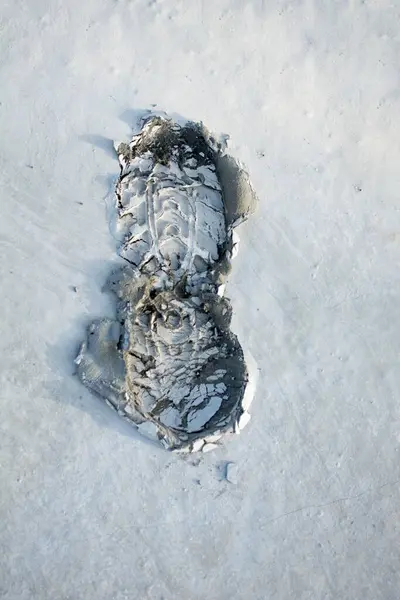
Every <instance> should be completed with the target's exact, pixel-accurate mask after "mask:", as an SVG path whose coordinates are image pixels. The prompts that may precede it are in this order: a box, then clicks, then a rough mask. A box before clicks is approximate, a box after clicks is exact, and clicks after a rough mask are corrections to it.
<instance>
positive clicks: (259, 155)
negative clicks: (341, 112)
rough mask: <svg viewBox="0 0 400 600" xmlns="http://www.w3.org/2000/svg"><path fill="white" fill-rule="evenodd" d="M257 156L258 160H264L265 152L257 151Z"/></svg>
mask: <svg viewBox="0 0 400 600" xmlns="http://www.w3.org/2000/svg"><path fill="white" fill-rule="evenodd" d="M257 156H258V158H264V157H265V152H263V151H262V150H257Z"/></svg>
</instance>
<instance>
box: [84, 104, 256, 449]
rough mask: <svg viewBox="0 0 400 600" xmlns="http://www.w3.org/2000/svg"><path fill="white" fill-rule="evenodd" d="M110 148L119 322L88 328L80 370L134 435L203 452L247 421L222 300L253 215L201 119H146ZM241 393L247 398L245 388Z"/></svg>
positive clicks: (236, 171) (112, 285) (234, 342)
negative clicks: (115, 164)
mask: <svg viewBox="0 0 400 600" xmlns="http://www.w3.org/2000/svg"><path fill="white" fill-rule="evenodd" d="M116 151H117V155H118V159H119V163H120V169H121V172H120V176H119V179H118V182H117V185H116V190H115V196H116V209H117V216H118V219H117V222H118V229H119V234H120V239H121V240H122V242H121V246H120V248H119V254H120V256H121V257H123V258H124V259H125V260H126V262H127V265H126V267H124V268H122V269H121V270H120V271H118V272H116V273H113V275H112V276H111V278H110V280H109V282H108V284H107V287H108V288H109V289H111V290H112V291H113V292H114V293H115V295H116V297H117V318H116V320H115V321H113V320H108V319H103V320H100V321H95V322H94V323H92V325H91V326H90V328H89V331H88V336H87V339H86V340H85V341H84V342H83V344H82V346H81V349H80V352H79V354H78V357H77V358H76V363H77V371H78V375H79V377H80V378H81V380H82V381H83V383H84V384H85V385H87V386H88V387H89V388H90V389H92V390H93V391H95V392H96V393H98V394H100V395H101V396H102V397H103V398H104V399H105V400H106V401H107V402H108V403H109V404H110V405H111V406H112V407H113V408H114V409H116V410H117V411H118V413H119V414H120V415H122V416H123V417H125V418H127V419H128V420H129V421H131V422H132V423H133V424H135V425H136V426H137V428H138V429H139V431H140V432H142V433H143V434H145V435H147V436H150V437H152V438H154V439H156V440H159V441H160V442H162V443H163V444H164V446H165V447H167V448H169V449H172V450H180V451H187V452H191V451H199V450H203V451H207V450H211V449H212V448H213V447H215V442H216V441H218V440H219V439H220V438H221V437H222V436H223V435H225V434H228V433H238V432H239V430H240V427H241V426H244V425H245V424H246V423H247V422H248V420H249V414H248V412H247V409H248V405H249V399H248V391H249V386H248V383H249V373H248V368H247V366H246V363H245V360H244V355H243V351H242V348H241V346H240V344H239V341H238V339H237V337H236V336H235V335H234V334H233V333H232V332H231V331H230V322H231V312H232V311H231V306H230V303H229V301H228V299H226V298H224V297H223V295H222V290H223V284H224V281H225V278H226V276H227V273H228V272H229V269H230V264H231V260H232V255H233V252H234V250H235V241H234V235H233V230H234V227H235V226H236V225H237V224H238V223H240V222H242V221H243V220H244V219H246V218H247V216H248V215H249V214H250V213H251V212H253V210H254V209H255V206H256V202H257V200H256V196H255V194H254V191H253V189H252V187H251V184H250V182H249V178H248V176H247V173H246V172H245V171H244V170H243V169H242V168H241V167H240V165H239V164H238V163H237V162H236V161H235V160H234V159H233V158H232V157H230V156H229V155H227V154H226V153H225V144H224V142H220V141H217V140H216V138H215V137H214V136H212V135H211V134H210V133H209V132H208V131H207V129H206V128H205V127H204V126H203V125H202V124H199V123H192V122H183V123H182V122H177V121H174V120H172V119H170V118H168V117H167V116H166V115H160V114H158V115H154V114H149V115H147V116H145V117H144V118H143V120H142V123H141V128H140V131H139V132H138V133H137V134H136V135H134V136H133V138H132V140H131V142H130V143H129V144H124V143H122V144H119V145H118V146H116ZM246 388H247V393H246Z"/></svg>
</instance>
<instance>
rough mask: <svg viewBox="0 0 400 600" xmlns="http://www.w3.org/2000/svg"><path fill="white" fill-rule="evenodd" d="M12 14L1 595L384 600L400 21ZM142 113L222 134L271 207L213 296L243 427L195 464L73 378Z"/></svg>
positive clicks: (236, 4) (1, 154)
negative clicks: (126, 150)
mask: <svg viewBox="0 0 400 600" xmlns="http://www.w3.org/2000/svg"><path fill="white" fill-rule="evenodd" d="M0 14H1V17H0V24H1V25H0V26H1V36H0V131H1V138H0V181H1V200H2V203H1V219H0V244H1V250H2V260H1V263H0V268H1V282H2V296H1V300H2V304H1V306H2V320H1V337H0V344H1V382H0V383H1V386H0V390H1V398H2V418H1V425H0V427H1V446H0V464H1V468H2V471H1V473H2V480H1V487H0V511H1V512H0V565H1V566H0V597H1V598H4V599H7V600H17V599H18V600H28V599H29V600H31V599H40V600H50V599H51V600H58V599H60V600H81V599H82V600H103V599H104V600H109V599H111V598H112V599H113V600H122V599H129V600H130V599H134V600H136V599H138V600H161V599H163V600H192V599H193V600H197V599H199V600H200V599H201V600H203V599H204V598H207V600H228V599H229V600H230V599H234V600H239V599H240V600H242V599H243V600H264V599H265V600H267V599H268V600H269V599H282V600H287V599H293V600H303V599H312V600H314V599H318V600H319V599H324V600H328V599H329V600H331V599H332V600H338V599H340V600H341V599H354V598H356V599H358V598H362V599H363V600H380V599H382V600H392V599H393V600H397V598H398V597H399V589H400V574H399V564H400V508H399V500H400V498H399V482H400V460H399V445H400V430H399V426H400V404H399V388H400V385H399V384H400V369H399V356H400V335H399V334H400V330H399V329H400V325H399V323H400V279H399V266H400V251H399V242H400V233H399V225H400V223H399V220H400V218H399V217H400V202H399V184H400V168H399V165H400V122H399V114H400V87H399V79H400V72H399V64H400V44H399V27H400V4H399V3H398V2H391V1H389V0H380V1H378V0H364V1H363V0H348V1H347V0H346V1H345V0H334V1H331V2H317V1H314V2H313V1H312V0H304V1H300V0H297V1H296V0H293V1H292V2H290V1H286V0H281V1H278V0H275V1H273V0H270V1H266V0H254V1H250V0H249V1H248V2H245V1H244V0H241V1H239V0H219V1H218V2H206V1H205V0H203V1H202V2H201V1H196V0H190V1H189V0H187V1H186V2H184V1H183V0H176V1H175V2H168V1H167V0H153V1H149V0H146V1H142V0H85V2H77V1H76V0H68V1H67V2H63V3H61V2H59V1H58V0H53V2H49V1H48V0H29V1H28V2H21V1H20V0H14V1H11V0H6V1H5V2H2V3H1V7H0ZM153 103H154V104H157V107H158V108H160V109H162V110H166V111H167V112H171V113H173V112H176V113H179V114H181V115H184V116H185V117H186V118H192V119H195V120H203V121H204V123H205V124H206V126H207V127H208V128H210V129H211V130H213V131H220V132H222V133H228V134H230V135H231V140H230V145H229V151H230V152H231V153H232V154H233V155H234V156H236V157H237V158H238V159H240V160H242V161H243V162H244V163H245V164H246V165H247V167H248V169H249V172H250V175H251V178H252V181H253V184H254V186H255V189H256V191H257V193H258V195H259V197H260V206H259V208H258V213H257V217H253V218H252V219H251V220H249V221H248V222H247V223H245V224H244V225H243V226H241V230H240V237H241V249H240V253H239V254H238V256H237V258H236V259H235V263H234V266H233V271H232V275H231V276H230V279H229V283H228V285H227V289H226V293H227V295H228V296H230V297H231V298H232V302H233V306H234V312H235V315H234V321H233V330H234V331H235V332H236V333H237V335H238V337H239V339H240V341H241V343H242V344H243V346H244V348H245V349H248V350H249V352H251V354H252V356H253V357H254V360H255V362H256V363H257V365H258V368H259V376H258V383H257V390H256V396H255V399H254V402H253V404H252V416H253V418H252V421H251V423H250V424H249V426H248V427H247V428H246V429H245V431H244V432H243V433H242V434H241V435H240V436H235V437H234V438H233V439H232V441H230V442H227V443H226V444H224V445H223V446H222V447H221V448H219V449H214V451H213V452H210V453H208V454H205V455H204V456H201V457H193V456H191V457H186V458H185V457H179V456H176V455H173V454H170V453H168V452H166V451H164V450H158V449H157V448H156V447H155V446H154V445H152V444H151V442H150V441H146V440H145V439H144V437H143V436H141V435H139V434H137V433H135V432H134V431H133V430H132V428H131V427H130V426H129V424H127V423H125V422H123V421H122V420H121V419H120V418H119V417H118V415H116V414H114V413H113V412H112V411H111V410H110V409H109V408H108V407H107V406H105V405H104V404H103V403H102V402H101V401H99V399H98V398H96V397H94V396H93V395H92V394H91V393H90V392H89V391H88V390H86V389H85V388H84V387H83V386H82V384H81V383H80V382H79V381H78V379H77V378H76V377H75V376H74V375H73V358H74V356H75V355H76V351H77V348H78V345H79V343H80V341H81V339H82V337H83V335H84V330H85V327H86V326H87V324H88V323H89V322H91V321H92V320H93V319H94V318H97V317H103V316H109V317H112V316H113V299H112V297H111V296H108V295H106V294H101V291H100V290H101V287H102V286H103V284H104V282H105V279H106V276H107V275H108V273H109V271H110V266H111V263H112V262H113V261H115V260H117V259H116V258H115V257H116V252H115V248H116V243H115V241H114V240H113V238H112V236H111V235H110V227H109V223H108V215H109V212H108V204H107V202H108V200H107V199H108V198H109V195H110V191H111V192H112V187H113V182H114V181H115V178H116V177H117V176H118V162H117V160H116V157H115V152H114V149H113V140H115V139H118V140H125V141H128V140H129V136H130V133H131V129H130V128H131V126H132V125H133V121H134V118H135V116H136V115H137V111H138V110H142V109H146V108H151V105H152V104H153ZM227 463H229V464H231V463H232V464H234V465H235V484H232V483H230V481H229V480H227V479H226V478H224V477H221V476H220V473H221V464H227ZM225 470H226V469H225ZM228 473H229V469H228Z"/></svg>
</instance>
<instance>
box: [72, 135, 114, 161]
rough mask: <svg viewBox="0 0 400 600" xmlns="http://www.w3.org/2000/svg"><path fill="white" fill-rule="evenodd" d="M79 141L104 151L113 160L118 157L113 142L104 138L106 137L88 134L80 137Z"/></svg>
mask: <svg viewBox="0 0 400 600" xmlns="http://www.w3.org/2000/svg"><path fill="white" fill-rule="evenodd" d="M79 139H80V140H81V141H82V142H86V143H87V144H91V145H92V146H96V148H100V149H101V150H104V152H105V153H106V154H107V155H108V156H111V157H112V158H115V157H116V154H115V148H114V142H113V140H111V139H109V138H106V137H104V135H98V134H96V133H87V134H84V135H80V136H79Z"/></svg>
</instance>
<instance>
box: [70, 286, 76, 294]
mask: <svg viewBox="0 0 400 600" xmlns="http://www.w3.org/2000/svg"><path fill="white" fill-rule="evenodd" d="M69 289H70V290H72V291H73V292H75V294H76V292H77V291H78V288H77V287H76V285H70V286H69Z"/></svg>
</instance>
